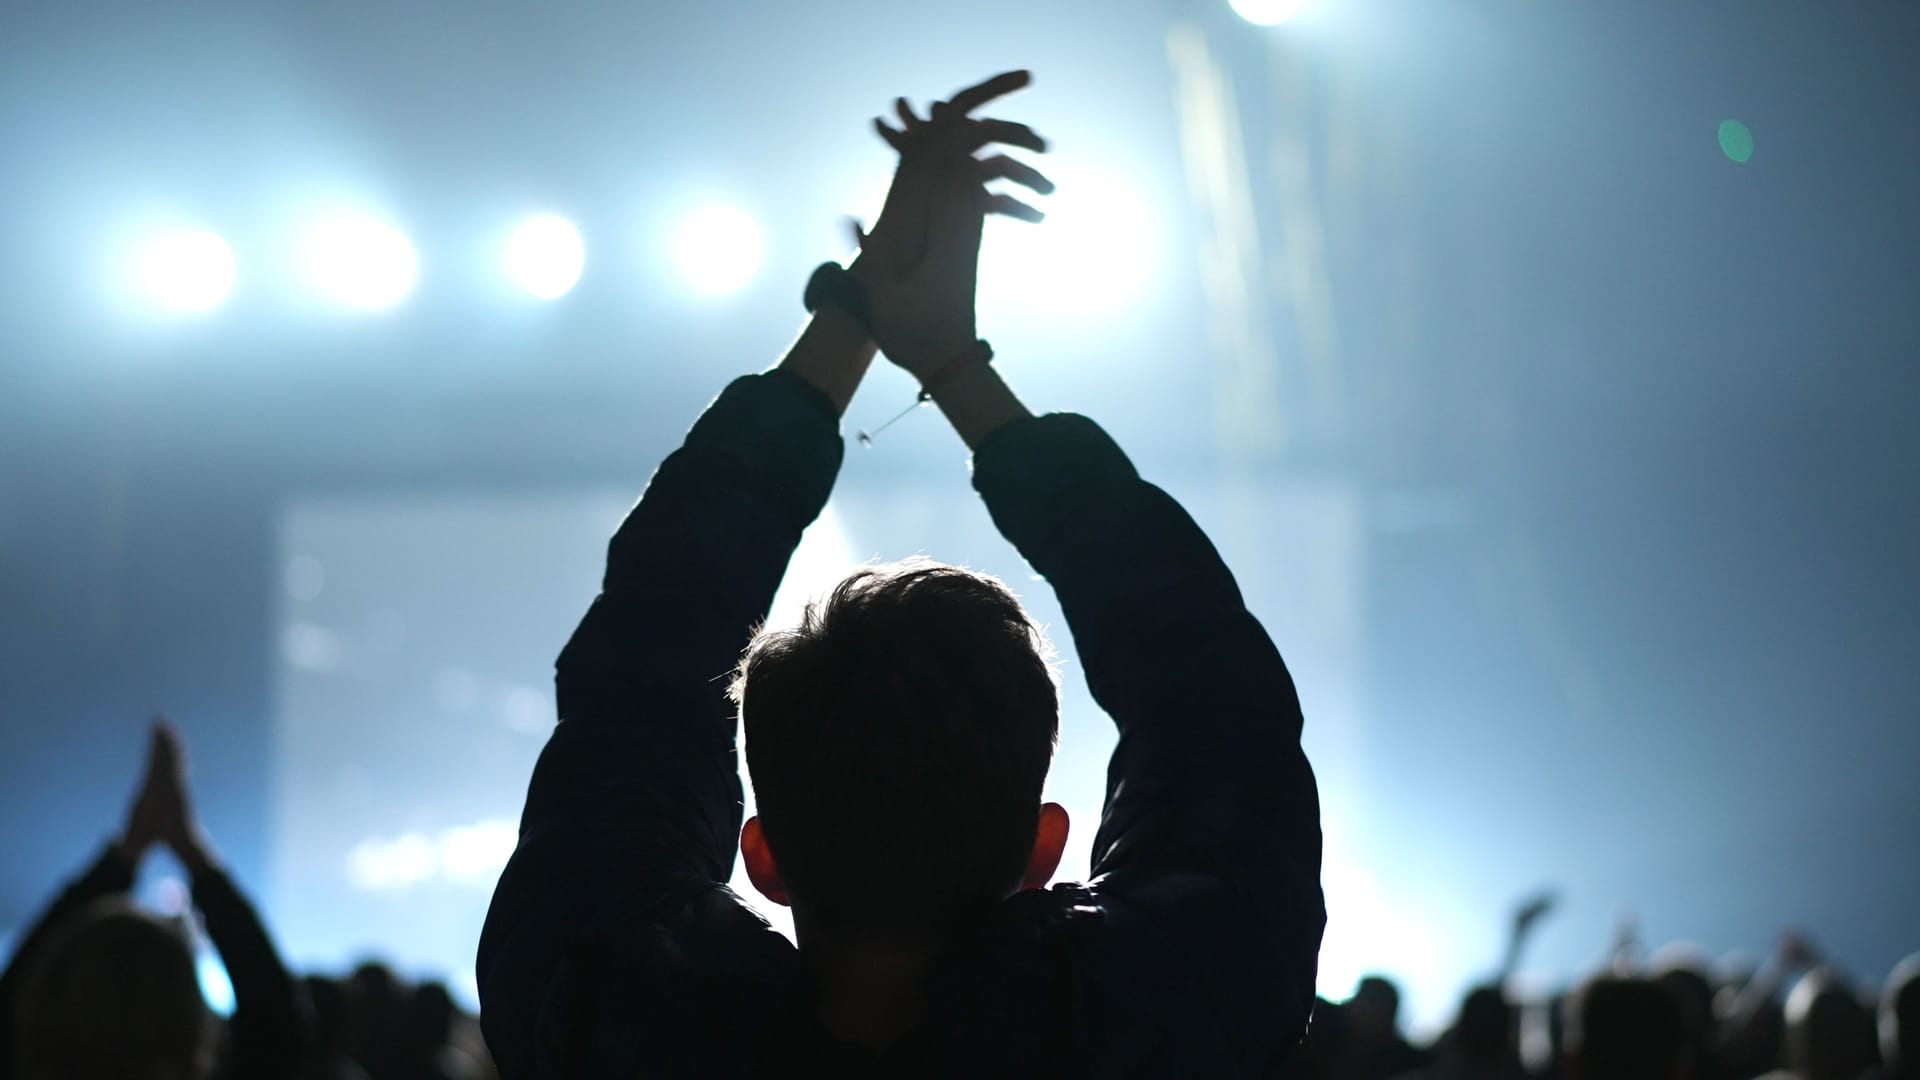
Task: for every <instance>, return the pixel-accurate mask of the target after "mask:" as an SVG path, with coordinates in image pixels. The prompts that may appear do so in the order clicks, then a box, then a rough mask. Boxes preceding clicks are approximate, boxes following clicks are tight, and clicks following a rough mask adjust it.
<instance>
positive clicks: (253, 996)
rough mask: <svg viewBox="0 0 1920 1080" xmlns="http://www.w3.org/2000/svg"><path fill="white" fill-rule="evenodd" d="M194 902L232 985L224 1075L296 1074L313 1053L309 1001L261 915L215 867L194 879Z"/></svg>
mask: <svg viewBox="0 0 1920 1080" xmlns="http://www.w3.org/2000/svg"><path fill="white" fill-rule="evenodd" d="M193 903H194V907H195V908H197V909H198V910H199V912H200V917H201V919H202V920H204V921H205V923H206V927H207V937H209V938H210V939H212V941H213V947H214V948H215V949H216V950H218V951H219V953H220V962H221V963H222V964H224V965H226V969H227V977H228V978H229V979H230V980H231V981H232V982H233V1019H232V1021H231V1022H230V1023H229V1024H228V1026H227V1034H228V1043H227V1060H226V1071H225V1075H227V1076H231V1077H236V1078H238V1077H245V1078H247V1080H254V1078H256V1077H257V1078H259V1080H276V1078H282V1077H287V1078H290V1077H293V1076H295V1075H297V1074H298V1073H299V1071H300V1068H301V1066H302V1064H303V1063H304V1061H305V1057H306V1053H307V1051H308V1050H309V1048H310V1047H309V1040H310V1037H311V1032H310V1029H309V1026H308V1021H307V1013H306V1004H305V998H304V995H303V994H302V993H301V991H300V988H299V985H298V984H297V983H296V982H295V981H294V978H293V974H292V973H291V972H289V971H288V970H287V966H286V964H285V963H284V962H282V961H281V959H280V951H279V950H278V949H276V948H275V947H274V944H273V938H272V937H271V936H269V935H268V933H267V928H266V926H264V925H263V924H262V923H261V922H260V916H259V914H258V913H257V912H255V911H254V909H253V905H252V904H250V903H248V902H247V898H246V897H245V896H242V895H241V894H240V890H239V889H238V888H236V887H235V885H234V883H233V881H232V879H231V878H229V877H227V875H226V874H225V873H224V872H223V871H221V870H218V869H214V868H211V867H209V868H206V869H203V870H201V871H200V872H199V873H198V874H196V875H195V876H194V879H193Z"/></svg>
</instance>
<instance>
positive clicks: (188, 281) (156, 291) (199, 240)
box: [139, 232, 235, 312]
mask: <svg viewBox="0 0 1920 1080" xmlns="http://www.w3.org/2000/svg"><path fill="white" fill-rule="evenodd" d="M139 276H140V285H141V287H142V289H143V290H144V291H145V292H146V294H147V295H148V296H149V297H151V298H152V299H153V300H154V301H155V302H156V303H158V304H160V305H161V306H163V307H166V308H169V309H171V310H174V311H190V312H204V311H212V310H213V309H214V308H217V307H219V306H220V305H221V303H222V302H224V301H225V300H226V298H227V295H228V294H229V293H231V292H232V291H233V281H234V276H235V271H234V261H233V249H232V248H230V247H228V246H227V242H226V241H225V240H222V239H221V238H220V237H219V236H217V235H215V234H214V233H210V232H181V233H174V234H172V235H169V236H164V237H161V238H160V239H158V240H156V241H155V242H154V243H153V244H152V245H151V246H149V247H148V248H147V249H146V251H145V252H144V253H143V254H142V255H141V257H140V265H139Z"/></svg>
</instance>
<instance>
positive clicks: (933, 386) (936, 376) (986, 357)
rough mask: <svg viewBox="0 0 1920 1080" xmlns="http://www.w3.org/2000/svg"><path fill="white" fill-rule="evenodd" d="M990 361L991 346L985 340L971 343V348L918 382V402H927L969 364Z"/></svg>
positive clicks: (981, 339)
mask: <svg viewBox="0 0 1920 1080" xmlns="http://www.w3.org/2000/svg"><path fill="white" fill-rule="evenodd" d="M992 359H993V346H991V345H989V344H987V339H986V338H980V339H979V340H977V341H975V342H974V343H973V347H972V348H970V349H968V350H967V351H966V352H963V353H961V354H960V355H959V356H956V357H954V358H953V359H951V360H949V361H947V362H946V363H944V364H942V365H940V367H939V368H937V369H936V370H935V371H934V373H933V374H932V375H929V376H927V377H926V378H925V379H922V380H920V400H922V401H925V400H927V398H929V397H931V396H932V394H933V392H934V391H935V390H937V389H939V388H940V387H941V386H942V385H943V384H945V383H946V382H948V381H950V380H951V379H952V378H953V377H954V376H955V375H958V374H960V372H962V371H964V370H965V369H966V368H967V366H968V365H969V364H973V363H976V362H978V363H982V364H984V363H987V362H988V361H990V360H992Z"/></svg>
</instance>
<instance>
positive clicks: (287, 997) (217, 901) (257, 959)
mask: <svg viewBox="0 0 1920 1080" xmlns="http://www.w3.org/2000/svg"><path fill="white" fill-rule="evenodd" d="M133 877H134V868H133V867H132V866H129V865H128V864H127V862H126V860H125V859H124V858H122V857H121V856H120V855H119V853H118V852H117V851H116V850H115V849H113V848H111V847H109V848H107V849H106V850H105V851H103V852H102V853H101V854H100V857H99V858H98V859H96V860H94V863H93V865H92V866H90V867H88V868H87V870H86V872H85V873H83V874H81V875H80V876H79V877H78V878H75V879H74V880H73V881H72V882H70V883H68V885H67V887H66V888H65V889H63V890H61V892H60V895H59V896H58V897H57V898H55V900H54V902H53V904H52V906H50V907H48V908H47V910H46V911H45V912H44V913H43V914H42V915H41V916H40V920H39V921H38V922H36V923H34V925H33V928H32V929H30V930H28V931H27V933H26V935H25V936H24V937H22V938H21V939H20V946H19V948H17V949H15V950H14V953H13V959H12V960H11V961H10V962H9V963H8V964H7V970H6V974H5V975H4V976H0V1018H3V1019H0V1080H9V1078H11V1077H13V1076H14V1075H15V1070H17V1069H18V1068H19V1060H18V1054H19V1046H18V1043H17V1039H16V1036H15V1032H14V1024H15V1022H16V1021H15V1017H17V1016H18V1015H19V1006H20V993H21V991H22V990H23V989H24V987H23V986H22V982H23V981H24V980H25V978H26V976H27V973H28V972H29V971H30V970H31V969H32V967H33V964H34V962H35V960H36V958H37V956H38V954H39V953H40V951H41V950H42V949H44V948H45V947H46V945H47V942H48V940H49V939H50V938H51V936H52V935H53V934H54V933H56V932H58V930H59V929H60V927H61V924H62V923H64V922H65V921H66V920H67V919H68V918H71V917H72V916H73V915H74V914H76V913H78V912H80V911H82V910H84V909H86V908H87V907H88V906H90V905H92V904H93V902H94V901H96V900H101V899H104V898H106V897H110V896H123V895H125V894H127V893H128V892H130V891H132V889H133ZM193 906H194V908H195V909H196V910H197V911H199V913H200V918H201V921H202V922H203V923H204V924H205V926H206V929H207V937H208V938H210V939H211V940H212V941H213V947H214V949H215V950H216V951H218V952H219V954H220V962H221V963H222V964H223V965H225V967H226V969H227V978H228V979H229V980H230V981H231V982H232V983H233V1017H232V1018H231V1019H230V1020H229V1021H228V1022H227V1025H226V1039H225V1042H224V1044H223V1045H222V1046H221V1048H220V1066H219V1068H218V1069H217V1071H216V1073H215V1075H216V1076H220V1077H225V1078H230V1080H291V1078H292V1077H294V1076H295V1075H296V1074H297V1073H298V1072H299V1070H300V1067H301V1065H302V1062H303V1060H304V1057H305V1054H306V1051H307V1038H308V1024H307V1017H306V1007H305V998H304V996H303V995H302V994H301V992H300V988H299V986H298V985H296V984H295V982H294V979H293V976H292V975H291V974H290V973H288V971H287V967H286V965H285V964H284V963H282V962H281V959H280V953H279V951H278V950H277V949H275V948H274V945H273V939H272V938H271V937H270V936H268V934H267V928H266V927H265V926H263V925H262V924H261V922H260V917H259V915H257V914H255V912H254V910H253V905H252V904H250V903H248V902H247V898H246V897H245V896H242V895H241V894H240V890H239V889H238V888H236V887H235V886H234V883H233V880H232V879H231V878H229V877H228V876H227V875H226V874H225V873H223V872H222V871H220V870H219V869H217V868H212V867H209V868H207V869H205V870H202V871H201V872H200V873H198V874H196V875H195V876H194V878H193ZM111 1035H112V1033H111V1032H102V1033H101V1037H102V1038H110V1037H111Z"/></svg>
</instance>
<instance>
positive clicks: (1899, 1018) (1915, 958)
mask: <svg viewBox="0 0 1920 1080" xmlns="http://www.w3.org/2000/svg"><path fill="white" fill-rule="evenodd" d="M1880 1057H1881V1059H1882V1060H1884V1061H1885V1062H1886V1064H1887V1071H1888V1072H1890V1073H1892V1074H1893V1075H1894V1076H1899V1077H1912V1076H1920V953H1914V954H1913V955H1912V956H1909V957H1907V958H1906V959H1905V960H1902V961H1900V963H1899V964H1897V965H1895V967H1894V969H1893V973H1892V974H1891V975H1888V976H1887V988H1886V990H1885V991H1884V992H1882V993H1881V995H1880Z"/></svg>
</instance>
